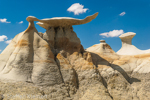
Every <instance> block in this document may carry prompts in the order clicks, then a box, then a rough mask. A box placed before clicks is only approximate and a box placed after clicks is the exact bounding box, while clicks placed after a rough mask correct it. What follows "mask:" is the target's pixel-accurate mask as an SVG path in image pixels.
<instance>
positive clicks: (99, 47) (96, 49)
mask: <svg viewBox="0 0 150 100" xmlns="http://www.w3.org/2000/svg"><path fill="white" fill-rule="evenodd" d="M86 51H89V52H93V53H99V54H110V53H115V52H114V51H113V50H112V48H111V47H110V46H109V45H108V44H107V43H106V42H105V40H100V44H95V45H93V46H91V47H89V48H87V49H86Z"/></svg>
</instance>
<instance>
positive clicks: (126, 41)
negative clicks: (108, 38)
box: [117, 32, 150, 55]
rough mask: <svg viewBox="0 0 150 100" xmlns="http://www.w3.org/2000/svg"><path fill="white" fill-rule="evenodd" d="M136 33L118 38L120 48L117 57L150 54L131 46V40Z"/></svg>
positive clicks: (148, 51) (149, 51) (129, 33)
mask: <svg viewBox="0 0 150 100" xmlns="http://www.w3.org/2000/svg"><path fill="white" fill-rule="evenodd" d="M135 35H136V33H133V32H128V33H125V34H122V35H120V36H119V38H120V39H121V41H122V47H121V49H120V50H119V51H118V52H117V54H119V55H138V54H144V53H150V50H140V49H138V48H137V47H136V46H134V45H132V38H133V37H134V36H135Z"/></svg>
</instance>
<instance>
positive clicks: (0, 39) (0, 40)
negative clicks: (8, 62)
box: [0, 35, 8, 42]
mask: <svg viewBox="0 0 150 100" xmlns="http://www.w3.org/2000/svg"><path fill="white" fill-rule="evenodd" d="M5 39H6V40H7V39H8V38H7V36H6V35H2V36H0V42H2V41H4V40H5Z"/></svg>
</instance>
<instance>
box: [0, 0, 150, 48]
mask: <svg viewBox="0 0 150 100" xmlns="http://www.w3.org/2000/svg"><path fill="white" fill-rule="evenodd" d="M71 6H74V8H70V9H69V10H67V9H68V8H69V7H71ZM76 7H77V8H78V9H75V8H76ZM71 11H72V12H71ZM96 12H99V15H98V16H97V18H96V19H94V20H93V21H91V22H90V23H87V24H83V25H75V26H73V28H74V31H75V32H76V33H77V36H78V37H79V38H80V40H81V43H82V45H83V46H84V48H88V47H90V46H92V45H94V44H98V43H99V40H101V39H104V40H106V42H107V43H108V44H109V45H110V46H111V47H112V49H113V50H114V51H118V50H119V49H120V48H121V40H120V39H119V37H118V36H119V34H122V33H126V32H135V33H136V36H135V37H134V38H133V41H132V43H133V44H134V45H135V46H136V47H138V48H139V49H142V50H145V49H150V45H149V43H150V39H149V38H150V0H65V1H64V0H0V50H1V51H2V50H4V49H5V48H6V46H7V45H8V44H9V40H11V39H13V38H14V36H15V35H17V34H18V33H20V32H22V31H24V30H25V29H26V28H27V27H28V22H27V21H26V17H27V16H35V17H37V18H39V19H43V18H52V17H73V18H79V19H83V18H85V17H86V16H88V15H92V14H94V13H96ZM36 28H37V30H38V31H39V32H43V33H44V32H45V29H43V28H42V27H40V26H38V25H36ZM102 33H105V34H104V35H105V36H104V35H103V36H102V35H100V34H102ZM106 34H107V35H106Z"/></svg>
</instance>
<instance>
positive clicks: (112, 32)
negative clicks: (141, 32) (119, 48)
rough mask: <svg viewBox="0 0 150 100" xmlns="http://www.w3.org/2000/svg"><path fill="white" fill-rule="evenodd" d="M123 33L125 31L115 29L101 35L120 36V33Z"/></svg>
mask: <svg viewBox="0 0 150 100" xmlns="http://www.w3.org/2000/svg"><path fill="white" fill-rule="evenodd" d="M123 33H124V31H123V30H113V31H109V32H105V33H101V34H99V35H101V36H103V37H118V36H119V35H121V34H123Z"/></svg>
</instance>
